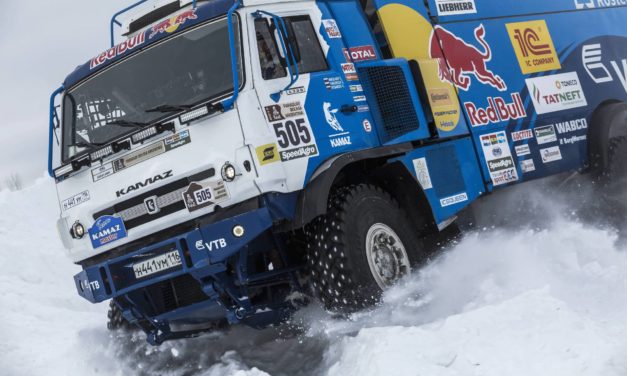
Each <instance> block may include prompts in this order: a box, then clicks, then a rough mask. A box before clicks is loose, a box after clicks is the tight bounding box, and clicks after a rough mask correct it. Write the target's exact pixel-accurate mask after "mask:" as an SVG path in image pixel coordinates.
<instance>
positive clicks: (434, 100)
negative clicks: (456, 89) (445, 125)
mask: <svg viewBox="0 0 627 376" xmlns="http://www.w3.org/2000/svg"><path fill="white" fill-rule="evenodd" d="M428 93H429V103H431V107H435V108H437V107H442V106H451V105H452V104H453V100H452V99H451V93H450V91H449V90H448V89H447V88H437V89H429V90H428Z"/></svg>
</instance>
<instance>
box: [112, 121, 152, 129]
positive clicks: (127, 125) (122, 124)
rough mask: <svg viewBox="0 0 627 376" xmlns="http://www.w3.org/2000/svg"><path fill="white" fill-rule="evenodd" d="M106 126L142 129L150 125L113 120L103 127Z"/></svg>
mask: <svg viewBox="0 0 627 376" xmlns="http://www.w3.org/2000/svg"><path fill="white" fill-rule="evenodd" d="M107 125H117V126H118V127H123V128H143V127H146V126H148V125H150V124H148V123H140V122H137V121H129V120H114V121H112V122H110V123H107V124H105V126H107Z"/></svg>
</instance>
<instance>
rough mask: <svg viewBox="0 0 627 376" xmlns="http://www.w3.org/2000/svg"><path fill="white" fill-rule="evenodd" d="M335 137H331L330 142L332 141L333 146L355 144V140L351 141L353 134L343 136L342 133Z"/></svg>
mask: <svg viewBox="0 0 627 376" xmlns="http://www.w3.org/2000/svg"><path fill="white" fill-rule="evenodd" d="M334 137H335V138H331V139H329V142H330V143H331V147H332V148H339V147H342V146H350V145H352V144H353V142H352V141H351V136H341V135H335V136H334Z"/></svg>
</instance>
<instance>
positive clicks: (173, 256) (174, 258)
mask: <svg viewBox="0 0 627 376" xmlns="http://www.w3.org/2000/svg"><path fill="white" fill-rule="evenodd" d="M180 265H182V262H181V256H180V255H179V252H178V251H172V252H168V253H166V254H164V255H161V256H157V257H153V258H151V259H148V260H146V261H142V262H138V263H137V264H134V265H133V271H134V272H135V278H137V279H140V278H145V277H148V276H149V275H153V274H156V273H159V272H162V271H164V270H168V269H172V268H175V267H177V266H180Z"/></svg>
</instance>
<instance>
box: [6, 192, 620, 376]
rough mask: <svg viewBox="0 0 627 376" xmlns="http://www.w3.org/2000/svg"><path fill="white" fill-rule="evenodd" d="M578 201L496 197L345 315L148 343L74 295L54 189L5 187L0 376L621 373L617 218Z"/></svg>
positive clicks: (309, 312) (313, 311)
mask: <svg viewBox="0 0 627 376" xmlns="http://www.w3.org/2000/svg"><path fill="white" fill-rule="evenodd" d="M555 201H559V202H558V203H555ZM582 201H583V199H581V198H580V197H579V196H577V197H575V196H566V195H565V194H564V193H563V192H561V191H559V190H548V189H547V188H545V187H544V188H543V186H541V185H539V186H538V185H536V187H520V188H516V189H514V190H511V191H510V192H508V193H507V194H504V195H500V196H499V195H497V197H494V200H492V201H491V202H492V204H489V205H488V204H484V205H482V210H481V212H480V213H479V214H480V215H479V216H478V221H479V223H498V227H492V226H489V227H486V228H484V227H482V226H479V227H478V229H477V230H475V231H473V232H470V233H467V234H466V235H465V237H464V238H463V239H462V240H460V241H459V242H457V243H455V244H452V245H451V246H449V247H448V248H447V249H446V250H445V251H444V252H443V253H442V254H441V255H439V256H438V257H436V258H435V259H434V260H432V262H431V263H430V264H429V265H428V266H426V267H425V268H424V269H422V270H421V271H419V272H417V273H416V274H415V275H414V276H413V277H412V278H410V279H409V280H408V281H406V282H405V283H404V284H403V285H402V286H398V287H397V288H395V289H393V290H392V291H390V292H389V293H387V294H386V298H385V304H383V305H382V306H381V307H380V308H378V309H376V310H374V311H372V312H368V313H361V314H358V315H355V316H353V317H351V319H350V320H341V319H337V318H332V317H330V316H329V315H327V314H326V313H324V312H323V311H322V310H320V309H319V308H317V307H315V306H314V307H309V308H307V309H305V310H303V311H301V312H299V313H298V315H297V317H295V318H294V320H293V322H292V324H291V325H288V326H284V327H282V328H278V329H268V330H265V331H254V330H250V329H246V328H235V329H233V330H231V331H229V332H226V333H220V334H215V335H212V336H208V337H203V338H198V339H194V340H188V341H181V342H170V343H166V344H165V345H163V346H161V347H159V348H152V347H150V346H148V345H146V344H144V342H143V336H142V335H136V336H135V337H134V338H132V339H127V338H124V337H123V336H122V335H120V334H110V333H108V332H107V330H106V329H105V315H106V306H105V305H98V306H93V305H91V304H89V303H87V302H86V301H83V300H82V299H81V298H79V297H78V296H77V295H76V293H75V290H74V285H73V281H72V276H73V275H74V274H75V273H76V272H77V271H78V267H76V266H74V265H72V264H71V263H70V262H69V261H68V259H66V258H65V256H64V254H63V250H62V248H61V245H60V244H59V242H58V241H57V239H56V234H55V229H54V224H55V221H56V216H57V212H58V207H57V204H56V198H55V193H54V186H53V184H52V183H51V182H49V181H42V182H39V183H38V184H37V185H35V186H34V187H32V188H29V189H26V190H24V191H22V192H16V193H9V192H0V245H1V246H2V247H1V248H0V374H1V375H68V376H71V375H129V374H166V375H227V374H233V375H267V374H271V375H298V374H302V375H309V374H316V375H325V374H328V375H342V376H347V375H360V376H366V375H461V376H468V375H499V376H501V375H508V376H510V375H511V376H516V375H524V376H529V375H552V376H555V375H569V376H572V375H603V376H607V375H624V374H627V246H625V242H624V240H623V238H622V237H621V236H620V235H621V233H620V231H621V230H624V229H622V228H621V227H622V225H621V223H622V220H620V217H619V221H617V222H615V223H619V225H618V226H616V225H615V226H614V227H612V226H601V225H600V224H598V223H597V222H598V221H597V222H594V223H590V222H589V221H587V220H586V221H582V220H580V219H578V218H580V217H582V216H586V215H587V217H594V216H593V215H590V214H591V212H589V211H585V210H584V211H578V210H577V209H578V208H579V206H580V204H581V202H582ZM555 213H566V215H556V214H555ZM626 227H627V226H626Z"/></svg>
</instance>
